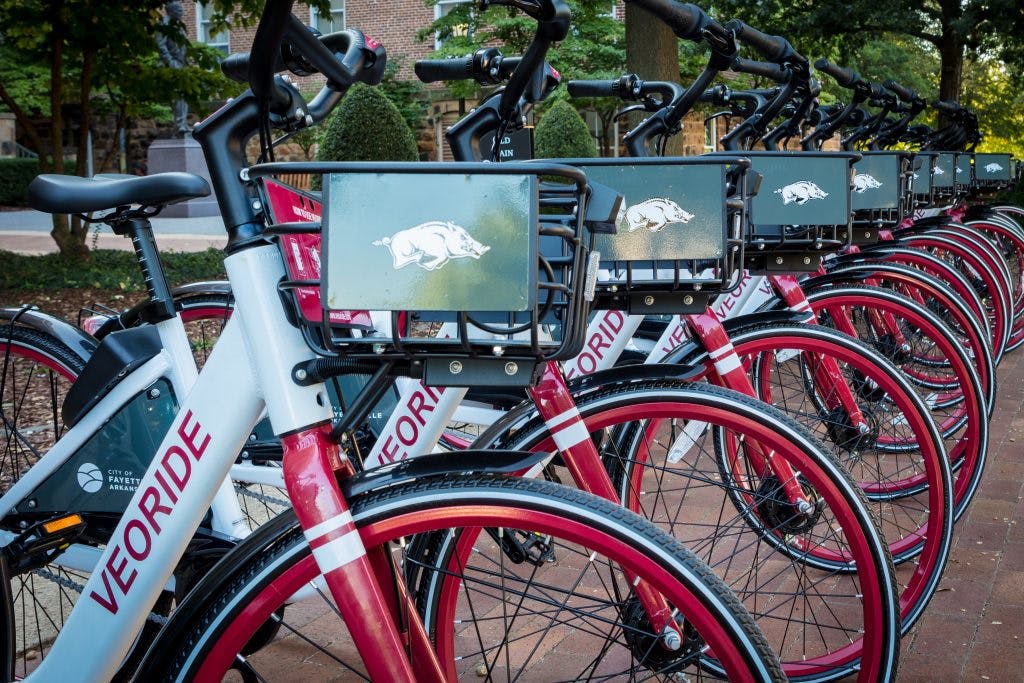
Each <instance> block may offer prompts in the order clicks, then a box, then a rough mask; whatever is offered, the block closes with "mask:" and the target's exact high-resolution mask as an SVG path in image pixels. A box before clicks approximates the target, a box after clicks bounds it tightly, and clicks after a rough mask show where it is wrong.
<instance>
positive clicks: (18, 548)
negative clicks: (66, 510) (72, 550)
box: [4, 513, 86, 572]
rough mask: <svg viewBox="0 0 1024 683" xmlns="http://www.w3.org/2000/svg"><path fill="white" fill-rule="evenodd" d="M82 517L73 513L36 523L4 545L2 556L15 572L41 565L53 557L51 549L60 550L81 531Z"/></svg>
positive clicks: (69, 543) (82, 526) (79, 534)
mask: <svg viewBox="0 0 1024 683" xmlns="http://www.w3.org/2000/svg"><path fill="white" fill-rule="evenodd" d="M85 527H86V524H85V520H83V519H82V516H81V515H79V514H77V513H73V514H70V515H68V514H65V515H59V516H57V517H53V518H51V519H48V520H45V521H42V522H37V523H35V524H33V525H32V526H30V527H29V528H28V529H26V530H25V531H23V532H21V533H20V534H18V536H17V537H16V538H15V539H14V540H13V541H11V542H10V543H9V544H8V545H7V546H6V547H5V548H4V555H5V556H6V557H7V561H8V563H9V564H10V567H11V570H12V571H15V572H21V571H25V570H27V569H32V568H33V567H36V566H42V565H43V564H46V563H47V562H49V561H50V560H52V559H53V555H54V554H56V553H52V552H51V551H55V550H56V551H63V550H65V549H67V547H68V546H70V545H71V543H72V542H74V541H75V539H77V538H78V537H79V536H81V535H82V532H84V531H85Z"/></svg>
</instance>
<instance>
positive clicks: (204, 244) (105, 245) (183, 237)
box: [0, 209, 227, 254]
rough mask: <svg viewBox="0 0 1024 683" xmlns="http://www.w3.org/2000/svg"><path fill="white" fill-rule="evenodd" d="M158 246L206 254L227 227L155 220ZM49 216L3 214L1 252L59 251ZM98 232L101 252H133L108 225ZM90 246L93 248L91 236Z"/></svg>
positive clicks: (212, 221) (213, 220)
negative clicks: (111, 250)
mask: <svg viewBox="0 0 1024 683" xmlns="http://www.w3.org/2000/svg"><path fill="white" fill-rule="evenodd" d="M152 223H153V232H154V234H155V235H156V242H157V246H158V247H160V249H161V250H164V251H203V250H205V249H209V248H210V247H214V248H218V249H219V248H221V247H223V246H224V244H225V243H226V242H227V235H226V233H225V232H224V224H223V223H222V222H221V220H220V217H219V216H209V217H202V218H161V217H159V216H157V217H155V218H153V219H152ZM51 227H52V226H51V222H50V214H48V213H42V212H39V211H32V210H30V209H27V210H25V211H0V250H3V251H13V252H17V253H19V254H45V253H48V252H52V251H56V249H57V245H56V243H55V242H54V241H53V238H52V237H50V230H51ZM92 229H93V230H97V232H98V237H97V242H96V243H97V246H98V247H99V248H101V249H123V250H127V251H130V250H131V243H130V242H129V241H128V240H127V239H125V238H123V237H119V236H117V235H115V234H113V233H112V232H111V231H110V228H109V227H107V226H105V225H99V226H93V227H92ZM88 243H89V244H90V245H92V236H91V235H90V237H89V239H88Z"/></svg>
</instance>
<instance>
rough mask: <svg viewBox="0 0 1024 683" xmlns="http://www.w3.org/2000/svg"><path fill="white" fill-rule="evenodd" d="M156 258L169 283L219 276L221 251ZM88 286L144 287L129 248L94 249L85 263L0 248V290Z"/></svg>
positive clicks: (139, 288) (143, 288) (126, 288)
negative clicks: (160, 261) (160, 262)
mask: <svg viewBox="0 0 1024 683" xmlns="http://www.w3.org/2000/svg"><path fill="white" fill-rule="evenodd" d="M160 258H161V260H162V261H163V264H164V268H165V270H166V271H167V278H168V280H169V281H170V283H171V286H176V285H180V284H185V283H187V282H195V281H197V280H210V279H223V278H224V277H225V274H224V252H223V251H220V250H218V249H207V250H206V251H201V252H187V253H186V252H161V254H160ZM64 287H89V288H102V289H120V290H123V291H132V292H142V291H145V287H144V286H143V283H142V275H141V274H140V273H139V264H138V262H137V261H136V260H135V255H134V254H132V252H130V251H116V250H113V249H96V250H94V251H93V252H92V259H91V260H90V261H89V262H88V263H85V264H80V263H74V262H71V261H70V260H67V259H64V258H62V257H61V256H60V254H56V253H54V254H44V255H42V256H25V255H23V254H15V253H12V252H9V251H0V289H11V290H22V291H24V290H33V289H61V288H64Z"/></svg>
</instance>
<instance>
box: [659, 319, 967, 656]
mask: <svg viewBox="0 0 1024 683" xmlns="http://www.w3.org/2000/svg"><path fill="white" fill-rule="evenodd" d="M730 338H731V340H732V344H733V347H734V348H735V349H736V352H737V354H739V355H740V357H741V359H745V358H750V357H758V356H760V355H762V354H766V353H769V352H771V351H772V350H773V349H775V350H786V351H788V352H790V353H792V350H794V349H795V350H808V349H813V350H815V351H816V352H817V353H827V354H828V355H830V356H832V357H833V358H835V359H837V361H839V362H840V363H841V365H842V366H843V367H849V368H850V369H853V370H856V371H857V372H859V373H862V374H863V375H864V376H866V377H868V378H870V379H871V380H872V381H873V382H877V383H878V385H879V386H880V387H882V388H883V390H884V391H885V392H886V396H884V397H869V398H870V399H871V400H876V401H877V400H879V399H882V400H891V399H889V398H888V396H889V395H890V394H891V395H896V393H895V392H896V391H899V392H901V394H902V395H901V396H900V397H899V404H898V405H899V406H906V414H905V415H902V417H903V418H904V419H906V420H907V425H906V426H907V427H908V428H909V431H910V432H913V431H915V430H922V434H929V435H930V436H929V437H928V440H927V441H925V445H926V446H929V447H928V448H927V449H926V450H924V451H922V455H923V456H924V457H923V474H924V475H925V476H926V477H927V482H928V484H929V486H927V487H924V488H923V489H922V488H921V487H920V486H919V484H918V482H916V481H912V482H910V484H912V486H911V488H910V490H909V491H907V494H908V495H910V496H911V497H909V498H901V497H900V496H898V495H892V494H891V493H889V494H888V495H878V492H877V490H876V491H873V492H872V494H871V495H868V496H867V498H868V501H869V505H870V506H871V508H872V514H873V515H874V517H875V518H876V519H878V520H880V522H881V529H882V534H883V535H884V536H885V537H886V538H887V540H888V543H889V549H890V550H891V552H892V555H893V557H894V559H895V560H896V561H897V562H898V563H900V564H901V565H902V567H903V569H902V571H904V572H909V573H910V576H909V577H907V576H901V577H900V585H901V586H902V589H903V590H902V593H901V595H900V614H901V618H902V630H903V632H904V633H906V632H907V631H908V630H909V629H910V628H911V627H912V626H913V624H914V623H915V622H916V620H917V619H918V618H920V616H921V614H922V613H923V611H924V608H925V607H926V606H927V604H928V602H929V601H930V599H931V597H932V596H933V595H934V593H935V590H936V589H937V588H938V584H939V580H940V579H941V577H942V570H943V568H944V567H945V564H946V561H947V559H948V554H949V548H950V544H951V539H952V531H953V527H952V523H953V515H952V512H953V507H952V490H951V489H952V484H951V474H950V469H949V462H948V461H947V460H946V457H945V452H944V450H943V449H942V446H941V440H937V438H938V433H937V430H936V429H935V427H934V425H932V424H931V423H930V420H928V419H927V417H925V415H926V413H924V412H921V411H922V410H923V406H922V404H921V401H920V399H919V398H918V397H917V396H916V394H914V393H913V391H912V389H910V388H909V387H908V386H907V382H906V380H905V379H903V378H902V377H900V376H899V373H898V372H896V371H895V370H894V369H893V368H892V366H891V365H889V364H888V362H887V361H886V360H885V359H884V358H883V357H882V356H881V355H880V354H878V353H876V352H874V351H873V350H871V349H870V348H865V347H864V345H863V344H861V343H860V342H858V341H857V340H856V339H854V338H852V337H848V336H846V335H843V334H841V333H838V332H836V331H835V330H831V329H828V328H825V327H823V326H820V325H799V324H797V325H770V324H751V325H750V326H749V327H741V328H738V329H736V330H734V331H733V332H732V333H731V334H730ZM793 357H794V358H799V355H798V354H794V356H793ZM673 361H677V362H684V363H689V364H708V363H710V360H709V359H708V357H707V354H706V352H704V351H703V350H701V351H696V352H693V353H692V354H691V355H688V356H686V357H680V356H678V354H669V356H668V357H667V358H666V362H673ZM790 372H791V373H794V374H795V372H799V367H797V368H796V369H795V371H793V370H791V371H790ZM780 374H781V373H780ZM802 381H803V380H802V378H800V379H799V382H800V383H801V384H802ZM794 385H796V381H794ZM755 386H756V385H755ZM800 388H801V389H802V387H800ZM797 400H799V397H797ZM775 407H776V408H777V409H778V411H779V412H780V413H781V414H783V415H786V416H787V417H793V418H795V421H796V422H797V423H798V424H799V426H800V428H801V429H804V430H808V429H810V430H811V431H812V432H813V433H814V434H816V435H819V434H821V433H822V432H823V431H825V432H828V431H829V425H828V424H826V423H825V422H824V421H823V420H822V418H821V417H820V416H819V415H816V414H813V413H808V412H806V408H805V407H804V405H803V404H799V403H798V404H797V405H792V404H784V405H778V406H775ZM819 438H820V437H819ZM933 440H934V444H932V443H931V442H932V441H933ZM826 443H828V442H827V441H826ZM833 443H834V441H833ZM932 445H934V446H935V447H934V448H932V447H931V446H932ZM864 448H866V447H865V446H861V449H862V451H863V449H864ZM907 455H908V456H909V457H908V458H904V459H903V460H902V461H901V462H902V463H906V464H901V465H897V466H896V467H895V469H894V474H893V475H892V476H893V478H894V479H895V477H896V476H899V477H900V479H899V480H902V479H903V478H906V476H905V473H904V472H903V470H904V468H908V467H911V466H914V463H915V462H916V460H917V458H918V454H916V453H908V454H907ZM846 456H847V457H846V458H845V459H841V460H840V462H843V463H846V462H851V463H852V464H859V465H860V468H859V469H858V471H856V472H855V473H854V475H853V477H852V479H853V481H857V482H859V483H860V486H861V488H862V489H864V490H868V491H871V490H872V489H873V488H877V487H878V486H880V483H884V482H886V481H887V479H886V478H884V473H883V471H882V470H881V469H880V468H881V467H882V464H883V463H882V462H879V464H878V465H877V466H876V465H873V464H871V463H870V462H863V463H858V460H859V459H860V458H863V457H864V456H861V455H859V454H858V455H853V454H852V453H851V452H850V451H849V450H847V451H846ZM884 457H885V458H889V457H891V456H890V455H889V454H888V453H887V454H885V456H884ZM876 468H877V470H876ZM876 471H877V472H878V474H877V475H874V473H875V472H876ZM913 472H914V473H915V474H916V473H917V472H919V470H917V469H915V470H913ZM868 475H874V478H872V477H869V476H868ZM899 480H897V481H899ZM866 484H872V486H867V485H866ZM911 492H913V493H912V494H911ZM913 519H917V520H918V521H917V522H916V523H910V522H907V521H902V520H913ZM918 525H919V526H918ZM912 558H916V560H915V561H914V562H909V560H911V559H912ZM783 661H784V662H785V658H784V659H783Z"/></svg>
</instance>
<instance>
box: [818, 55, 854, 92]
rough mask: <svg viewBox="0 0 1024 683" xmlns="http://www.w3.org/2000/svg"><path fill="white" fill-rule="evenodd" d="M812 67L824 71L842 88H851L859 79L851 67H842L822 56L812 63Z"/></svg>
mask: <svg viewBox="0 0 1024 683" xmlns="http://www.w3.org/2000/svg"><path fill="white" fill-rule="evenodd" d="M814 68H815V69H817V70H818V71H820V72H822V73H826V74H828V75H829V76H831V77H832V78H834V79H835V80H836V83H838V84H839V85H841V86H843V87H844V88H852V87H853V86H854V85H855V84H856V83H857V81H859V80H860V74H858V73H857V72H856V71H854V70H853V69H844V68H843V67H841V66H839V65H838V64H833V63H832V62H830V61H828V60H827V59H825V58H824V57H822V58H821V59H819V60H818V61H816V62H815V63H814Z"/></svg>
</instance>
